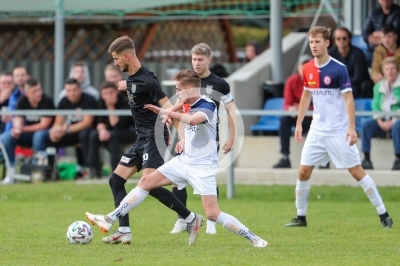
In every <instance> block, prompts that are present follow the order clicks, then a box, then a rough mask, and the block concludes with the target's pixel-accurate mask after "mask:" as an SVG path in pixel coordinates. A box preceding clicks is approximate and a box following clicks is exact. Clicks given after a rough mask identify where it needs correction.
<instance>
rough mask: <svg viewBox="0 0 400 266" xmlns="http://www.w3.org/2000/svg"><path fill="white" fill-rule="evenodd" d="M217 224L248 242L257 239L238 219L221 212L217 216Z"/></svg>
mask: <svg viewBox="0 0 400 266" xmlns="http://www.w3.org/2000/svg"><path fill="white" fill-rule="evenodd" d="M217 223H219V224H222V226H223V227H225V228H226V229H228V230H229V231H231V232H233V233H235V234H237V235H240V236H243V237H244V238H246V239H248V240H250V241H251V240H253V239H255V238H258V237H257V236H256V235H255V234H253V233H252V232H251V231H250V230H249V229H248V228H247V227H246V226H244V225H243V224H242V223H241V222H239V220H238V219H236V218H235V217H233V216H232V215H229V214H227V213H224V212H221V213H220V214H219V216H218V219H217Z"/></svg>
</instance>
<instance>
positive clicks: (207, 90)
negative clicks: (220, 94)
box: [206, 85, 213, 94]
mask: <svg viewBox="0 0 400 266" xmlns="http://www.w3.org/2000/svg"><path fill="white" fill-rule="evenodd" d="M212 92H213V86H210V85H207V86H206V93H207V94H211V93H212Z"/></svg>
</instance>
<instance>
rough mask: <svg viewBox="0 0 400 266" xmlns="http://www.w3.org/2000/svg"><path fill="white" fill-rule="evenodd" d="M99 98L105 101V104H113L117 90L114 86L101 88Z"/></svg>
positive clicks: (116, 96) (115, 101)
mask: <svg viewBox="0 0 400 266" xmlns="http://www.w3.org/2000/svg"><path fill="white" fill-rule="evenodd" d="M100 95H101V98H102V99H103V101H104V102H105V104H106V106H108V105H111V106H115V104H116V103H117V99H118V90H117V89H114V88H103V89H101V92H100Z"/></svg>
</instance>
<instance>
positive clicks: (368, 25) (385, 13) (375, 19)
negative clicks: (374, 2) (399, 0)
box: [363, 0, 400, 52]
mask: <svg viewBox="0 0 400 266" xmlns="http://www.w3.org/2000/svg"><path fill="white" fill-rule="evenodd" d="M378 2H379V6H378V7H376V8H374V9H373V10H372V11H371V13H370V14H369V15H368V17H367V19H366V21H365V23H364V28H363V37H364V41H365V42H366V43H367V44H368V46H369V50H370V51H371V52H372V51H373V50H374V49H375V47H376V46H377V45H379V44H381V41H382V35H383V34H382V31H381V30H382V27H383V26H384V25H386V24H393V25H394V27H395V28H396V33H397V35H399V34H400V6H398V5H396V4H395V3H393V0H378Z"/></svg>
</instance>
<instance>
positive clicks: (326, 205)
mask: <svg viewBox="0 0 400 266" xmlns="http://www.w3.org/2000/svg"><path fill="white" fill-rule="evenodd" d="M133 186H134V185H133V184H130V185H129V186H128V187H129V189H131V188H132V187H133ZM190 192H191V190H190ZM380 192H381V195H382V197H383V199H384V200H385V203H386V206H387V208H388V210H389V212H390V214H391V216H392V217H393V220H394V228H393V229H383V228H381V226H380V224H379V218H378V216H377V214H376V210H375V208H374V207H372V205H371V204H370V203H369V201H368V199H367V197H366V196H365V194H364V192H363V191H362V189H361V188H349V187H313V188H312V189H311V195H310V205H309V213H308V223H309V225H308V228H283V227H282V225H283V224H285V223H286V222H288V221H289V220H290V219H291V218H293V217H294V216H295V207H294V187H291V186H237V187H236V195H237V196H236V198H235V199H234V200H227V199H226V196H225V187H221V197H220V206H221V209H222V210H224V211H225V212H227V213H230V214H232V215H234V216H236V217H237V218H238V219H239V220H241V221H242V222H243V223H244V224H245V225H247V226H248V227H249V228H250V229H251V230H252V231H253V232H255V233H256V234H258V235H260V236H261V237H263V238H264V239H266V240H267V241H268V242H269V243H270V245H271V246H270V247H268V248H266V249H256V248H253V247H252V246H251V245H250V244H249V242H248V241H247V240H245V239H243V238H241V237H238V236H236V235H234V234H232V233H230V232H228V231H227V230H225V229H224V228H223V227H222V226H220V225H217V231H218V234H217V235H213V236H210V235H206V234H205V228H202V230H201V235H200V236H199V238H198V241H197V242H196V244H195V245H194V246H188V243H187V242H188V236H187V234H186V233H182V234H179V235H170V234H169V231H170V230H171V229H172V226H173V224H174V222H175V219H176V217H175V214H174V213H173V212H172V211H170V210H168V209H166V208H165V207H164V206H162V205H161V204H160V203H158V201H156V200H155V199H153V198H151V197H149V198H148V199H146V201H145V202H144V203H143V204H142V205H141V206H139V207H138V208H137V209H135V210H133V211H132V212H131V214H130V217H131V224H132V228H133V233H134V239H133V242H132V244H131V245H106V244H103V243H102V242H101V238H102V237H103V236H104V235H103V234H102V233H101V232H100V231H99V230H98V228H93V230H94V238H93V241H92V243H90V244H88V245H72V244H69V242H68V241H67V239H66V230H67V228H68V226H69V225H70V224H71V223H72V222H74V221H77V220H83V221H85V217H84V212H85V211H90V212H93V213H107V212H109V211H111V210H112V209H113V203H112V196H111V192H110V189H109V187H108V185H75V184H74V183H73V182H58V183H45V184H41V185H32V184H18V185H15V186H10V187H1V188H0V206H1V207H0V226H1V231H0V232H1V238H0V239H1V240H0V265H398V264H397V263H398V261H399V259H398V258H399V256H400V244H399V239H400V230H399V229H398V228H399V227H398V222H399V224H400V208H399V207H400V204H399V199H400V196H399V188H381V189H380ZM318 195H319V196H320V197H318ZM318 198H320V199H318ZM188 205H189V207H190V208H191V209H192V210H193V211H195V212H200V213H203V211H202V207H201V204H200V200H199V198H198V197H197V196H193V195H191V196H190V197H189V201H188ZM114 227H116V226H114Z"/></svg>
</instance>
